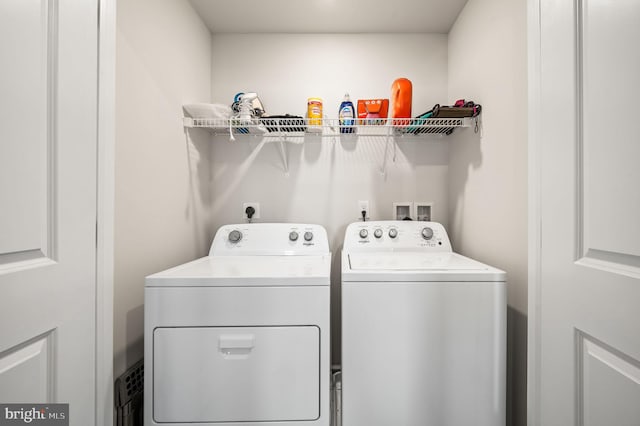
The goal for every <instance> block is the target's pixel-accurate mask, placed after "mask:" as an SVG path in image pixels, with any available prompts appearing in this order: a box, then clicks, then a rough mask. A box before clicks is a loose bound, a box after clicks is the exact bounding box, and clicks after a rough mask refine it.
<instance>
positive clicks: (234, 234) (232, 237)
mask: <svg viewBox="0 0 640 426" xmlns="http://www.w3.org/2000/svg"><path fill="white" fill-rule="evenodd" d="M241 239H242V232H240V231H238V230H237V229H234V230H233V231H231V232H229V241H231V242H232V243H237V242H238V241H240V240H241Z"/></svg>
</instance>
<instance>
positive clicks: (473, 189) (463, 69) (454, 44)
mask: <svg viewBox="0 0 640 426" xmlns="http://www.w3.org/2000/svg"><path fill="white" fill-rule="evenodd" d="M526 25H527V23H526V0H515V1H514V0H469V2H468V3H467V5H466V6H465V8H464V9H463V11H462V12H461V13H460V15H459V17H458V20H457V21H456V23H455V25H454V27H453V28H452V30H451V32H450V33H449V101H450V102H453V101H454V100H456V99H459V98H466V99H467V100H474V101H476V102H478V103H481V104H482V106H483V113H482V117H483V127H484V128H483V136H482V137H481V139H480V141H479V143H477V141H473V140H471V139H470V138H469V137H465V136H468V135H464V134H459V136H458V137H457V138H455V140H454V141H453V143H452V144H451V147H450V162H449V166H450V169H449V208H450V211H449V230H450V233H451V236H452V240H453V241H452V242H453V244H454V249H456V250H457V251H459V252H461V253H463V254H466V255H468V256H470V257H474V258H477V259H479V260H482V261H484V262H486V263H489V264H492V265H494V266H496V267H499V268H501V269H504V270H505V271H506V272H507V280H508V302H509V312H508V322H509V326H508V340H509V341H508V346H509V348H508V349H509V353H508V375H509V378H508V385H507V388H508V389H507V392H508V395H509V399H510V401H508V406H509V412H508V420H507V424H511V425H524V424H526V341H527V337H526V332H527V326H526V313H527V190H528V186H527V40H526Z"/></svg>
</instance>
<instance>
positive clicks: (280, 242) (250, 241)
mask: <svg viewBox="0 0 640 426" xmlns="http://www.w3.org/2000/svg"><path fill="white" fill-rule="evenodd" d="M327 253H329V240H328V238H327V231H326V230H325V229H324V228H323V227H322V226H320V225H313V224H293V223H248V224H247V223H244V224H236V225H224V226H222V227H220V229H218V232H216V236H215V237H214V239H213V243H212V244H211V249H210V250H209V255H210V256H212V255H216V256H221V255H228V256H242V255H247V256H253V255H317V254H327Z"/></svg>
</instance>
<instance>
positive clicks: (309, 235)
mask: <svg viewBox="0 0 640 426" xmlns="http://www.w3.org/2000/svg"><path fill="white" fill-rule="evenodd" d="M304 240H305V241H311V240H313V232H309V231H307V232H305V233H304Z"/></svg>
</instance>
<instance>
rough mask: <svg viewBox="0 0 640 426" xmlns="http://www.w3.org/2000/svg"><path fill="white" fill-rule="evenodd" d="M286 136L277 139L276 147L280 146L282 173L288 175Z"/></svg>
mask: <svg viewBox="0 0 640 426" xmlns="http://www.w3.org/2000/svg"><path fill="white" fill-rule="evenodd" d="M286 143H287V137H286V136H284V135H283V136H282V137H281V138H280V140H279V141H278V147H279V148H280V155H281V156H282V166H283V168H284V174H285V175H289V161H288V160H287V148H286Z"/></svg>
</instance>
